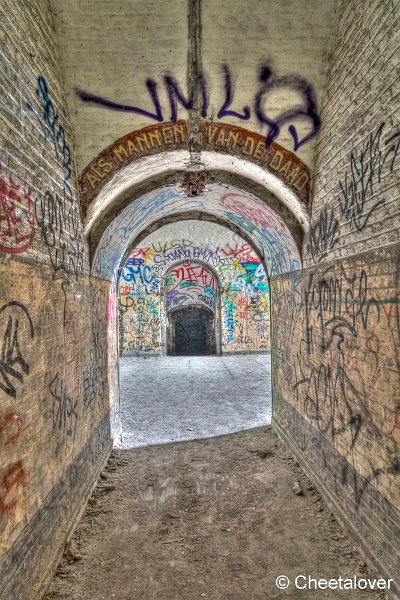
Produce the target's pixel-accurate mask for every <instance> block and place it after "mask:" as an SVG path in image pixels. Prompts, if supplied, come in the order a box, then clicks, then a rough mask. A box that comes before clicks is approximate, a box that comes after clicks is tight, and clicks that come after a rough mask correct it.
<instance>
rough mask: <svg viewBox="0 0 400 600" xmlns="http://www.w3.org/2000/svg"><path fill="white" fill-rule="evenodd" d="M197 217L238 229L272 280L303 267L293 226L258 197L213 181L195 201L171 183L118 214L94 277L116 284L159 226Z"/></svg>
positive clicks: (101, 245)
mask: <svg viewBox="0 0 400 600" xmlns="http://www.w3.org/2000/svg"><path fill="white" fill-rule="evenodd" d="M194 213H196V214H197V215H199V216H200V217H204V218H205V219H207V218H209V219H210V220H213V219H215V220H218V221H219V222H220V223H223V224H225V225H226V226H227V227H230V228H232V229H233V230H235V231H238V232H239V233H240V234H241V235H242V237H243V238H244V239H246V240H248V241H249V242H250V243H251V245H252V246H253V247H254V249H255V250H256V252H257V253H258V254H259V255H260V257H261V258H262V259H263V262H264V265H265V267H266V270H267V273H268V274H269V275H270V276H273V275H278V274H282V273H286V272H290V271H294V270H296V269H298V268H299V267H300V266H301V259H300V254H299V250H298V247H297V246H296V243H295V241H294V238H293V236H292V234H291V232H290V231H289V229H288V227H287V226H286V225H285V223H284V222H283V221H282V219H281V218H280V217H279V216H278V215H277V214H276V213H275V212H274V211H273V210H272V209H271V208H270V207H269V206H268V205H267V204H266V203H265V202H263V201H261V200H260V199H259V198H257V197H256V196H253V195H251V194H249V193H246V192H244V191H243V190H241V189H240V188H237V187H235V186H227V185H224V184H222V183H211V184H207V186H206V188H205V190H204V191H203V193H202V194H200V195H198V196H193V197H191V196H188V195H187V194H186V193H185V192H184V191H183V189H182V187H181V186H179V185H176V184H171V185H167V186H163V187H161V188H158V189H155V190H153V191H152V192H150V193H148V194H144V195H142V196H140V197H139V198H137V199H136V200H135V201H134V202H132V203H131V204H130V205H128V206H127V207H126V208H125V209H124V210H123V211H122V212H120V213H119V215H117V216H116V218H115V219H114V221H113V222H112V223H111V224H110V225H109V226H108V227H107V229H106V230H105V231H104V233H103V236H102V238H101V240H100V243H99V244H98V246H97V249H96V252H95V255H94V258H93V263H92V275H93V276H95V277H100V278H102V279H106V280H110V281H112V280H114V281H116V280H117V278H118V270H119V268H120V266H121V262H123V260H124V258H126V257H127V254H128V253H129V251H130V250H131V248H132V247H133V246H134V244H135V242H136V241H137V240H138V239H140V237H141V236H142V237H143V233H144V232H146V231H149V228H151V226H152V225H153V224H154V223H160V224H162V221H163V220H164V222H167V221H168V220H173V219H174V218H178V217H179V218H184V217H185V216H186V218H188V217H189V218H190V216H191V215H193V214H194Z"/></svg>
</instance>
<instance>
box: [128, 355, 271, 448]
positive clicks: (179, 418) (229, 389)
mask: <svg viewBox="0 0 400 600" xmlns="http://www.w3.org/2000/svg"><path fill="white" fill-rule="evenodd" d="M120 387H121V415H122V426H123V433H122V439H121V443H120V446H121V447H122V448H135V447H139V446H146V445H150V444H161V443H168V442H174V441H184V440H193V439H199V438H208V437H213V436H218V435H225V434H227V433H234V432H237V431H241V430H244V429H251V428H253V427H260V426H263V425H267V424H270V423H271V410H272V396H271V358H270V355H268V354H256V355H255V354H252V355H240V356H239V355H237V356H224V357H216V356H198V357H197V356H196V357H182V356H179V357H178V356H176V357H175V356H174V357H166V358H137V357H125V358H121V361H120Z"/></svg>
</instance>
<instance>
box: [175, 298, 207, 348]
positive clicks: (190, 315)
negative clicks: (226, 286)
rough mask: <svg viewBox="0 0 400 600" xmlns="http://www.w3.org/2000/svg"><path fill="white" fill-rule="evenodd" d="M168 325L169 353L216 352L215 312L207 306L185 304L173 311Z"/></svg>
mask: <svg viewBox="0 0 400 600" xmlns="http://www.w3.org/2000/svg"><path fill="white" fill-rule="evenodd" d="M168 321H169V322H168V325H167V355H169V356H208V355H210V354H216V347H215V314H214V312H213V311H212V310H210V309H209V308H206V307H205V306H199V305H198V306H196V305H192V306H185V307H184V308H177V309H176V310H174V311H171V312H170V314H169V318H168Z"/></svg>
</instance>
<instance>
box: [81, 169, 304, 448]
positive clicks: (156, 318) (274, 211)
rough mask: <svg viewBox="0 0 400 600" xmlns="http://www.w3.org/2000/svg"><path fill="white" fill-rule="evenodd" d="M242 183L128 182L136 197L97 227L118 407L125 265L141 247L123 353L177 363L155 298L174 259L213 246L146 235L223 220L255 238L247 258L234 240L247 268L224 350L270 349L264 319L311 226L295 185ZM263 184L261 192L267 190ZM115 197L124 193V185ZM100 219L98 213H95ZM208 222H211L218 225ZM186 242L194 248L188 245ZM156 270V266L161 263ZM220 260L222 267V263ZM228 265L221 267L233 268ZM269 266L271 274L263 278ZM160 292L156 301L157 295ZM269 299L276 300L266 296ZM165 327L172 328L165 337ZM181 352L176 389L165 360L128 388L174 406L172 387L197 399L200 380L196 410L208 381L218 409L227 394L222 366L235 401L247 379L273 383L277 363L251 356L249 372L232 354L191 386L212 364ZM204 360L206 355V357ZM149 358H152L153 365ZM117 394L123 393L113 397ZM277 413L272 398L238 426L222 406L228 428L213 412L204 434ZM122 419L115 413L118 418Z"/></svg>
mask: <svg viewBox="0 0 400 600" xmlns="http://www.w3.org/2000/svg"><path fill="white" fill-rule="evenodd" d="M223 164H225V163H223ZM246 168H247V167H246ZM127 169H128V167H127ZM250 171H251V169H250ZM253 172H254V169H253ZM207 178H208V181H207ZM239 179H240V177H239V176H238V177H237V178H236V183H242V184H243V185H244V189H243V188H241V187H239V186H238V185H235V184H234V183H232V181H234V179H233V180H232V179H231V180H230V181H229V178H228V177H227V176H226V174H224V173H220V172H218V173H216V172H215V173H207V174H205V177H204V178H203V179H202V181H203V183H204V182H205V185H203V184H202V185H201V186H200V187H196V188H195V189H194V188H193V187H190V188H189V189H188V188H187V186H186V182H185V180H184V181H182V180H181V179H179V176H177V177H176V179H175V180H174V181H173V182H172V183H171V180H169V182H168V183H166V184H165V185H163V186H161V187H159V188H156V189H153V190H152V191H150V192H148V193H146V194H143V195H141V196H138V194H137V191H135V190H132V192H130V191H129V189H128V188H126V189H125V191H124V198H127V197H128V195H131V194H132V195H131V197H132V198H133V200H132V201H131V203H130V204H128V205H126V203H125V208H123V210H121V211H120V212H117V214H115V213H114V218H113V220H112V221H111V222H109V221H108V223H109V224H108V225H107V220H108V218H109V217H110V216H111V213H110V214H108V216H107V218H106V219H105V220H104V223H105V229H104V227H103V226H102V225H101V224H99V225H98V226H97V225H91V229H92V233H91V236H92V239H93V240H94V239H95V238H96V236H98V235H99V233H100V231H101V230H102V227H103V233H102V234H100V235H101V239H100V240H99V242H98V243H97V245H96V250H95V254H94V257H93V265H92V275H93V276H94V277H97V278H101V279H103V280H108V281H110V282H111V287H110V301H109V307H110V309H109V311H108V313H107V314H108V330H109V340H110V345H109V378H110V383H111V386H110V392H111V398H110V405H111V406H112V407H113V408H114V409H118V407H119V405H118V403H117V402H116V400H117V399H118V397H119V390H118V387H117V377H118V362H117V360H116V348H117V344H116V339H115V338H116V333H115V332H116V331H117V326H116V311H115V309H114V307H115V306H116V302H115V300H116V296H117V295H118V291H119V284H120V281H122V279H123V277H122V276H121V273H123V272H124V264H125V262H126V261H127V259H128V258H129V257H130V253H131V252H132V249H135V252H136V251H137V252H138V254H136V256H135V257H133V256H132V257H131V258H132V260H133V261H134V264H135V269H134V273H133V279H134V280H135V281H133V282H130V283H129V285H128V286H127V289H126V295H129V296H130V297H129V298H128V297H126V298H125V299H124V301H125V316H126V317H128V319H129V321H128V319H125V322H124V323H123V327H122V329H123V331H124V339H123V340H122V342H123V343H120V349H121V350H122V352H123V353H124V352H130V351H131V352H133V354H134V356H135V357H140V356H143V354H144V355H145V356H146V357H150V356H152V357H156V356H158V357H159V356H160V355H161V356H164V357H166V359H168V360H169V359H174V358H175V360H176V357H172V356H171V357H168V356H167V336H166V328H167V315H166V309H165V305H164V304H163V303H160V302H159V301H158V300H159V297H158V300H157V298H156V296H157V294H159V289H158V287H157V286H158V284H159V282H160V280H162V278H163V276H164V274H165V270H166V269H168V268H169V267H170V266H171V256H172V257H173V260H172V262H174V261H175V262H176V261H177V260H181V262H183V261H184V259H185V258H191V259H193V258H195V259H196V258H198V257H200V258H201V259H202V260H203V261H204V256H205V254H207V253H208V252H209V250H210V249H209V248H208V247H207V245H206V244H201V246H202V247H201V248H200V249H199V248H198V247H197V246H198V244H194V245H193V244H192V243H191V241H192V240H190V239H189V242H190V243H189V244H187V240H188V236H187V231H186V230H182V236H180V239H179V240H176V239H171V240H169V241H168V243H166V244H167V247H168V245H169V251H168V252H166V248H164V247H162V248H161V251H160V250H159V246H158V245H157V244H155V247H154V246H153V247H151V246H149V247H148V248H147V247H146V248H144V247H140V245H141V243H142V241H143V240H144V238H146V236H148V235H150V234H152V233H153V234H154V232H156V231H158V230H159V229H160V228H162V227H164V226H167V225H169V224H171V225H173V224H178V223H180V222H183V221H185V220H191V221H195V222H198V223H203V224H205V222H207V223H208V224H211V223H214V224H218V225H220V226H223V227H225V228H227V229H229V230H230V232H231V234H232V235H238V236H240V238H241V239H242V240H243V242H244V243H245V244H248V246H249V247H250V249H252V252H253V254H252V253H251V252H250V253H248V255H247V254H246V257H244V256H241V251H240V252H239V254H238V255H236V252H237V249H236V247H234V246H233V245H230V246H228V247H229V252H231V253H232V254H231V255H230V256H229V258H230V259H231V265H228V267H229V269H228V270H230V269H231V267H233V268H235V269H239V270H240V273H237V276H235V277H234V281H232V280H231V281H230V283H229V284H228V285H227V286H225V287H224V291H223V294H224V295H223V294H222V293H221V313H220V316H219V318H220V323H221V348H222V352H223V355H224V354H225V353H226V354H228V353H235V354H239V353H240V354H241V353H243V352H245V353H249V352H253V353H259V352H260V351H262V352H268V348H269V330H270V329H269V321H268V320H267V319H264V317H263V315H262V314H261V313H262V311H263V310H264V305H267V306H268V319H269V280H270V278H273V277H274V276H276V275H278V276H279V275H282V274H284V273H291V272H292V271H296V270H297V269H298V268H299V267H300V266H301V258H300V253H299V247H300V246H301V241H302V235H303V231H304V230H306V229H307V222H306V220H304V219H303V217H302V214H303V209H302V207H301V206H300V205H298V204H297V205H296V206H297V208H296V211H295V212H293V213H291V212H290V208H289V206H290V205H291V204H293V203H294V205H295V203H296V202H298V201H297V200H296V199H295V198H294V197H293V194H292V196H290V194H288V193H287V190H286V191H285V192H284V193H282V194H281V196H280V197H279V199H278V198H277V197H276V196H274V195H273V194H272V193H271V192H268V191H267V190H266V185H265V181H264V180H263V181H262V182H261V181H260V185H258V187H257V186H250V188H251V189H252V191H249V190H248V189H247V190H246V186H247V185H248V182H246V181H245V180H242V181H239ZM121 182H122V180H121ZM133 187H134V186H133ZM110 189H111V188H110ZM117 189H118V188H117ZM193 189H194V192H193ZM280 189H281V186H280V185H279V186H278V187H277V190H278V191H279V190H280ZM254 190H257V191H258V192H259V195H257V194H256V193H255V192H254ZM115 193H117V195H118V194H119V191H118V192H115ZM99 201H100V200H99ZM286 201H287V202H286ZM124 202H125V201H124ZM284 204H285V205H286V206H284ZM91 215H92V217H93V218H95V213H94V212H92V213H91ZM89 222H93V221H89ZM206 226H207V227H208V226H209V225H206ZM187 245H188V246H189V247H186V246H187ZM225 248H226V246H225V245H223V250H224V251H225ZM194 252H195V253H196V254H194ZM191 253H192V254H191ZM253 255H254V257H255V259H254V257H253ZM209 256H210V257H212V258H211V262H212V261H213V260H214V259H215V260H218V258H219V257H218V256H215V255H214V252H213V251H211V254H210V255H209ZM148 257H151V260H152V261H153V263H154V266H155V267H156V271H157V269H158V271H159V272H154V273H151V272H150V265H148V264H147V263H146V262H145V261H146V260H147V258H148ZM154 266H153V267H151V268H154ZM213 266H214V267H215V265H213ZM219 266H220V265H218V267H219ZM226 266H227V265H225V264H222V271H223V272H224V274H225V268H226ZM263 270H264V276H263V275H262V272H263ZM137 274H139V279H140V285H142V284H143V286H145V287H146V293H147V297H146V298H145V297H144V296H143V294H142V291H141V290H138V289H137V287H136V285H137V284H136V282H137V281H138V278H137ZM263 277H264V278H265V277H266V283H265V282H264V281H263ZM254 278H255V279H256V280H257V289H255V290H250V288H251V287H252V286H253V283H254V280H255V279H254ZM131 283H132V284H131ZM263 287H265V290H264V292H265V294H264V299H263V295H262V293H261V291H262V288H263ZM253 291H254V293H253ZM152 295H153V296H154V297H151V296H152ZM265 299H267V300H266V301H265ZM146 304H147V305H148V306H149V307H151V313H152V314H151V315H150V318H149V319H147V317H146V310H145V307H146ZM130 307H131V308H132V311H133V312H132V311H131V313H129V311H130V310H131V308H130ZM159 325H160V326H159ZM163 331H164V334H163V333H162V332H163ZM157 332H160V333H157ZM113 338H114V339H115V342H114V341H113ZM127 339H129V343H128V345H129V346H130V348H128V349H126V347H127V344H126V341H127ZM217 348H218V344H217ZM178 358H179V362H178V363H177V364H179V365H181V367H180V371H179V372H176V371H174V368H173V367H172V365H170V367H171V368H169V369H168V373H169V374H170V373H173V375H174V377H173V379H172V380H169V381H168V386H169V388H168V389H167V390H165V389H161V388H160V385H159V378H160V377H161V374H162V371H163V365H162V364H160V365H157V367H156V368H155V369H154V370H153V372H152V373H148V372H147V373H146V377H145V380H146V385H144V386H141V385H140V384H138V382H139V375H140V374H139V373H137V372H135V373H134V374H133V375H132V378H131V381H130V383H129V382H128V388H129V389H134V390H138V389H139V388H142V387H144V389H145V391H146V395H145V396H144V397H142V398H141V399H140V400H141V406H143V405H146V403H147V402H148V391H149V390H150V389H151V390H155V391H156V393H157V394H158V396H157V399H158V400H160V401H161V402H164V400H165V398H167V399H168V407H170V401H172V402H173V400H172V399H171V396H170V395H169V392H170V391H173V393H174V397H175V396H176V395H177V394H181V396H182V397H184V398H186V399H190V398H191V396H193V394H190V389H191V388H190V386H192V387H195V386H198V389H199V390H200V391H199V394H200V396H199V397H198V398H197V400H198V402H197V404H196V407H197V406H198V405H201V396H202V393H203V390H204V386H208V388H209V389H210V390H211V391H212V392H213V393H215V395H214V398H213V400H214V405H215V400H218V399H219V398H221V393H220V390H218V389H215V387H216V385H217V383H216V382H218V385H219V382H220V381H221V373H222V372H226V373H229V374H230V376H232V374H233V379H232V380H231V381H230V382H229V383H228V382H226V385H225V387H224V393H226V395H225V397H229V396H233V397H234V398H235V399H243V398H245V397H246V389H245V387H244V384H245V383H247V385H250V383H249V382H251V385H252V384H253V381H252V378H255V379H256V381H258V378H259V375H260V374H261V373H263V374H264V375H265V376H266V379H267V380H268V381H267V385H268V387H269V389H271V386H270V369H267V368H266V367H265V365H262V366H260V365H259V364H257V360H256V359H254V360H253V358H252V360H251V361H250V360H249V363H248V364H247V365H246V368H245V367H243V369H241V368H236V367H237V365H236V364H235V365H233V364H223V363H224V360H222V361H221V365H220V368H219V369H216V371H215V373H214V371H213V370H214V369H215V364H213V365H209V373H210V377H208V375H207V377H205V378H204V382H202V384H201V385H198V382H190V377H191V376H192V374H193V371H194V370H195V371H196V373H200V375H201V376H202V375H203V373H205V372H206V370H207V369H205V363H204V362H201V363H199V362H198V360H196V361H192V359H191V357H188V358H190V361H189V362H186V361H185V360H182V359H184V358H185V357H181V356H179V357H178ZM197 358H202V359H203V357H197ZM206 358H208V359H209V360H214V361H215V357H204V359H206ZM222 358H224V357H222ZM235 360H236V358H235ZM146 362H147V363H149V362H150V361H146ZM182 365H186V367H187V371H186V372H185V373H183V372H182V369H183V366H182ZM164 366H165V365H164ZM193 368H194V369H193ZM252 369H253V370H252ZM239 373H240V377H238V378H237V377H236V374H239ZM186 380H187V381H188V382H189V383H188V384H187V385H186V387H184V388H182V387H181V383H182V382H184V381H186ZM113 382H115V383H113ZM123 387H124V382H123V380H121V390H122V389H123ZM255 387H256V386H255ZM208 388H207V389H208ZM113 394H115V395H114V396H113ZM264 395H265V394H264ZM195 400H196V398H195ZM250 405H251V406H252V407H253V406H254V402H250ZM182 406H183V407H184V408H185V414H184V417H185V418H186V411H188V414H190V415H191V416H192V415H193V414H194V413H193V410H192V408H193V407H192V406H190V405H188V404H187V403H185V402H180V405H179V408H181V407H182ZM194 408H195V407H194ZM234 413H235V414H239V415H243V414H244V413H246V410H243V409H242V407H241V406H235V408H234ZM270 413H271V403H270V406H269V414H268V410H267V408H266V407H264V409H263V411H261V415H260V414H259V413H257V415H256V420H255V421H254V420H253V418H252V417H251V418H249V419H248V420H247V421H246V420H243V421H242V422H241V423H240V424H239V425H238V422H237V421H236V420H235V419H234V418H233V419H232V422H229V417H228V416H227V411H226V410H225V407H223V410H222V411H221V414H222V415H223V416H224V423H223V426H222V427H221V426H220V424H219V425H218V426H217V417H216V416H213V418H211V419H210V418H209V419H208V422H209V423H210V424H211V425H212V426H213V427H214V426H215V427H214V428H213V427H212V428H211V429H212V431H211V430H209V431H208V434H206V433H204V432H202V436H203V437H205V436H210V435H218V434H220V433H229V432H230V431H237V430H238V429H243V428H248V427H254V426H257V425H265V424H267V423H268V422H270ZM266 415H268V416H266ZM253 416H254V415H253ZM113 417H114V415H113V414H112V418H113ZM117 417H118V413H117V414H116V418H115V419H114V418H113V421H112V422H113V423H116V422H117ZM209 417H210V415H209ZM232 423H233V424H234V429H232V428H230V426H231V425H232ZM192 425H193V424H192V423H190V427H187V430H188V431H194V430H195V429H196V428H194V427H193V426H192ZM178 434H179V435H178V437H176V436H174V437H172V438H171V440H170V441H172V439H182V438H181V437H180V432H178ZM194 436H195V434H194V433H193V434H192V437H191V438H183V439H193V437H194ZM155 441H162V440H160V439H158V440H153V443H154V442H155ZM133 445H135V444H133Z"/></svg>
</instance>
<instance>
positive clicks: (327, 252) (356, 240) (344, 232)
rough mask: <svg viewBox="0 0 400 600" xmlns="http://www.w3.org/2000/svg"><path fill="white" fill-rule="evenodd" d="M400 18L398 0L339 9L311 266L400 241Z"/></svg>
mask: <svg viewBox="0 0 400 600" xmlns="http://www.w3.org/2000/svg"><path fill="white" fill-rule="evenodd" d="M399 13H400V9H399V5H398V3H396V2H391V0H383V1H380V0H371V1H370V2H365V3H364V2H358V1H357V0H352V1H350V2H349V1H346V2H341V4H340V6H339V10H338V21H337V25H336V32H335V38H334V43H333V46H332V51H331V55H330V60H329V63H328V64H329V66H328V73H327V80H326V86H325V94H324V97H323V103H322V111H321V112H322V114H321V118H322V126H321V132H320V135H319V138H318V144H317V165H316V172H315V175H314V182H315V185H314V194H313V199H312V203H313V206H312V223H311V232H310V238H309V240H308V244H307V247H306V256H307V260H308V264H318V263H320V262H323V261H324V260H332V259H334V258H339V257H343V256H350V255H352V254H358V253H361V252H365V251H366V250H367V249H372V248H378V247H380V246H386V245H387V244H390V243H395V242H396V241H398V239H399V233H400V202H399V197H400V160H399V152H400V120H399V111H398V105H399V94H400V81H399V77H398V68H399V63H400V58H399V57H400V52H399V48H400V30H399V26H398V19H399Z"/></svg>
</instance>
